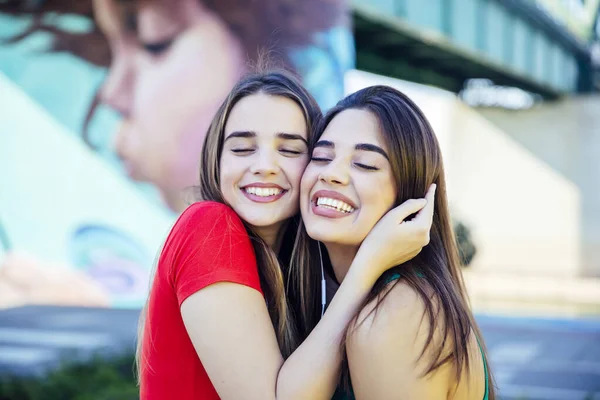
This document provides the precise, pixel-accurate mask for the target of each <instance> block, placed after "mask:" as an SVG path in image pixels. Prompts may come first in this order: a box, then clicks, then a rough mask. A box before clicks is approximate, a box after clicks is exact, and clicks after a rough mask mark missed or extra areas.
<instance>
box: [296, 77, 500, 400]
mask: <svg viewBox="0 0 600 400" xmlns="http://www.w3.org/2000/svg"><path fill="white" fill-rule="evenodd" d="M316 136H317V138H316V139H317V142H316V144H315V145H314V146H313V150H312V155H311V162H310V164H309V165H308V167H307V168H306V170H305V172H304V175H303V178H302V184H301V196H300V208H301V212H302V217H303V221H304V224H305V226H306V229H307V231H308V234H309V235H310V237H311V238H313V239H315V240H318V241H320V242H322V243H323V244H324V245H325V247H326V252H324V254H325V253H326V254H327V256H328V258H326V260H327V261H328V262H327V263H326V266H327V268H326V271H328V272H329V273H330V277H331V279H332V280H334V279H335V280H337V281H338V282H342V286H343V285H344V284H345V283H346V279H348V278H349V276H350V274H351V273H352V272H351V270H349V269H348V268H349V267H350V265H352V267H351V268H354V265H353V264H352V263H353V255H354V254H357V253H360V251H362V249H363V247H364V246H365V245H366V244H367V243H366V242H365V238H366V241H368V240H369V239H370V237H369V236H370V233H369V232H370V231H371V229H372V227H373V226H375V224H376V223H377V222H378V221H379V220H380V218H381V217H382V216H383V215H384V214H385V213H386V212H387V210H389V209H390V208H392V207H395V206H396V205H398V204H400V203H401V202H402V201H405V200H406V199H410V198H414V197H418V196H422V195H423V194H424V193H425V191H426V190H427V189H428V188H429V187H430V185H432V184H435V185H437V193H436V196H435V200H434V199H433V197H430V196H432V193H431V192H430V193H428V200H429V202H430V204H435V213H434V216H433V225H432V228H431V239H430V242H429V245H428V246H427V247H425V248H424V249H423V251H421V252H420V253H419V254H418V255H417V256H416V257H414V258H413V259H411V260H409V261H407V262H406V263H404V264H403V265H402V266H400V267H396V268H391V269H388V270H386V271H385V272H384V273H383V274H382V275H381V276H380V277H379V279H378V280H377V283H376V284H375V285H374V287H373V289H372V291H371V292H370V293H369V296H368V297H367V298H366V299H365V300H364V303H363V304H362V305H361V307H360V310H359V311H358V312H357V313H356V317H355V318H353V321H352V323H351V324H350V325H349V335H348V336H347V337H346V339H347V341H346V343H345V346H344V347H343V350H345V351H346V353H347V361H348V362H347V363H345V365H344V368H343V374H342V375H343V376H344V377H345V378H346V379H342V380H343V381H344V385H343V386H342V387H341V389H342V390H340V391H339V392H338V393H337V394H336V396H335V400H342V399H346V400H350V399H354V398H356V399H398V400H404V399H405V400H413V399H423V400H425V399H427V400H429V399H432V400H433V399H462V400H482V399H484V400H488V399H490V400H493V399H494V390H493V385H492V379H491V374H490V371H489V367H488V365H487V357H486V356H485V346H484V342H483V337H482V336H481V332H480V331H479V329H478V328H477V324H476V322H475V319H474V318H473V314H472V312H471V310H470V308H469V305H468V300H467V294H466V291H465V286H464V283H463V279H462V274H461V271H460V267H459V261H458V251H457V249H456V245H455V242H454V235H453V233H452V228H451V225H450V217H449V212H448V204H447V200H446V183H445V177H444V167H443V163H442V155H441V150H440V147H439V144H438V142H437V139H436V136H435V134H434V132H433V129H432V128H431V126H430V125H429V122H428V121H427V119H426V118H425V116H424V115H423V113H422V111H421V110H420V109H419V108H418V107H417V105H415V104H414V103H413V102H412V101H411V100H410V99H409V98H408V97H406V96H405V95H403V94H402V93H400V92H399V91H397V90H395V89H393V88H390V87H387V86H373V87H368V88H365V89H362V90H359V91H358V92H356V93H353V94H351V95H349V96H348V97H346V98H345V99H343V100H341V101H340V102H339V103H338V104H337V106H335V107H334V108H332V109H331V110H330V111H329V112H328V113H327V115H326V116H325V117H324V119H323V120H322V122H321V126H320V127H319V128H318V129H317V134H316ZM331 199H336V200H337V201H338V202H341V203H342V206H343V207H346V208H348V207H350V208H351V209H352V210H353V211H352V212H351V213H343V212H340V211H339V208H338V209H337V210H333V209H332V208H331V207H328V206H327V204H328V202H329V201H330V200H331ZM375 229H378V227H375ZM359 247H360V250H359ZM357 257H358V255H357ZM312 268H313V269H316V268H318V266H317V265H313V266H312ZM308 269H310V267H309V268H308ZM350 377H351V378H352V379H351V381H352V386H351V387H350V386H349V385H348V383H349V381H350V379H349V378H350ZM351 388H352V389H353V390H352V389H351ZM343 389H347V390H345V393H344V390H343Z"/></svg>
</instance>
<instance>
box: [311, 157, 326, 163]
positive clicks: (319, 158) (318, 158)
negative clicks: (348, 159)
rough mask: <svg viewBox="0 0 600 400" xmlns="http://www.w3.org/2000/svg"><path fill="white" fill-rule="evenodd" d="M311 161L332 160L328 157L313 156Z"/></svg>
mask: <svg viewBox="0 0 600 400" xmlns="http://www.w3.org/2000/svg"><path fill="white" fill-rule="evenodd" d="M310 160H311V161H316V162H329V161H331V160H330V159H328V158H323V157H311V158H310Z"/></svg>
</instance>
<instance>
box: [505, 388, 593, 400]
mask: <svg viewBox="0 0 600 400" xmlns="http://www.w3.org/2000/svg"><path fill="white" fill-rule="evenodd" d="M499 394H500V396H502V397H511V398H517V399H532V400H539V399H543V400H584V399H589V398H595V396H594V395H598V394H600V393H598V392H586V391H584V390H574V389H556V388H548V387H541V386H524V385H523V386H522V385H502V386H501V387H500V389H499ZM590 396H592V397H590Z"/></svg>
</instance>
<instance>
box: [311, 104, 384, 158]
mask: <svg viewBox="0 0 600 400" xmlns="http://www.w3.org/2000/svg"><path fill="white" fill-rule="evenodd" d="M321 139H322V140H329V141H331V142H334V143H335V144H349V145H354V144H356V143H369V144H375V145H378V146H380V147H383V148H384V149H385V142H384V140H383V135H382V134H381V129H380V127H379V121H378V120H377V117H375V115H374V114H373V113H372V112H370V111H366V110H356V109H349V110H344V111H342V112H340V113H339V114H338V115H336V116H335V117H333V119H332V120H331V122H330V123H329V125H327V128H325V131H324V132H323V135H322V136H321Z"/></svg>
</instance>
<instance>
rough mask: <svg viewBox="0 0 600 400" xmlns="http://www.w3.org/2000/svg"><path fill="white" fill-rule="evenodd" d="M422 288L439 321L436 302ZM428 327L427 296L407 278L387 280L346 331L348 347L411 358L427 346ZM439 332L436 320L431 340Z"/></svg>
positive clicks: (388, 356)
mask: <svg viewBox="0 0 600 400" xmlns="http://www.w3.org/2000/svg"><path fill="white" fill-rule="evenodd" d="M425 292H426V296H427V298H429V299H431V306H432V308H433V310H432V311H433V315H434V318H436V320H437V321H439V316H438V315H437V312H438V310H439V308H438V306H439V304H438V302H437V301H436V299H435V296H433V295H432V293H431V292H430V291H429V289H428V288H426V289H425ZM429 331H430V322H429V318H428V315H427V304H426V300H425V299H424V298H423V296H421V294H420V293H419V292H418V291H417V290H416V289H415V288H413V287H412V286H411V285H410V284H409V283H408V282H406V281H404V280H400V281H398V282H397V283H395V284H394V283H392V284H388V286H387V287H386V288H385V289H384V291H383V292H382V293H381V294H380V296H379V297H378V298H376V299H374V300H373V301H371V302H370V303H368V304H367V306H366V307H365V308H364V309H363V310H362V311H361V312H360V314H359V317H358V319H357V320H356V323H355V325H354V326H353V327H351V329H350V331H349V332H350V334H349V336H348V342H347V343H348V345H347V350H348V351H349V352H354V353H358V354H360V353H363V354H364V353H372V354H379V355H381V357H383V358H385V359H386V360H388V361H389V362H392V363H394V362H396V361H398V360H397V358H399V357H400V358H403V359H404V358H406V359H407V360H406V361H407V362H414V361H416V360H418V359H421V357H420V356H421V355H422V354H423V350H424V349H425V348H426V347H427V348H429V347H430V346H427V343H428V342H429V341H428V336H429ZM442 336H443V329H442V327H441V326H440V324H436V326H435V330H434V332H433V343H441V342H442V341H443V340H442ZM426 359H427V357H426ZM382 361H383V360H382ZM421 365H422V366H425V364H421Z"/></svg>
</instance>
